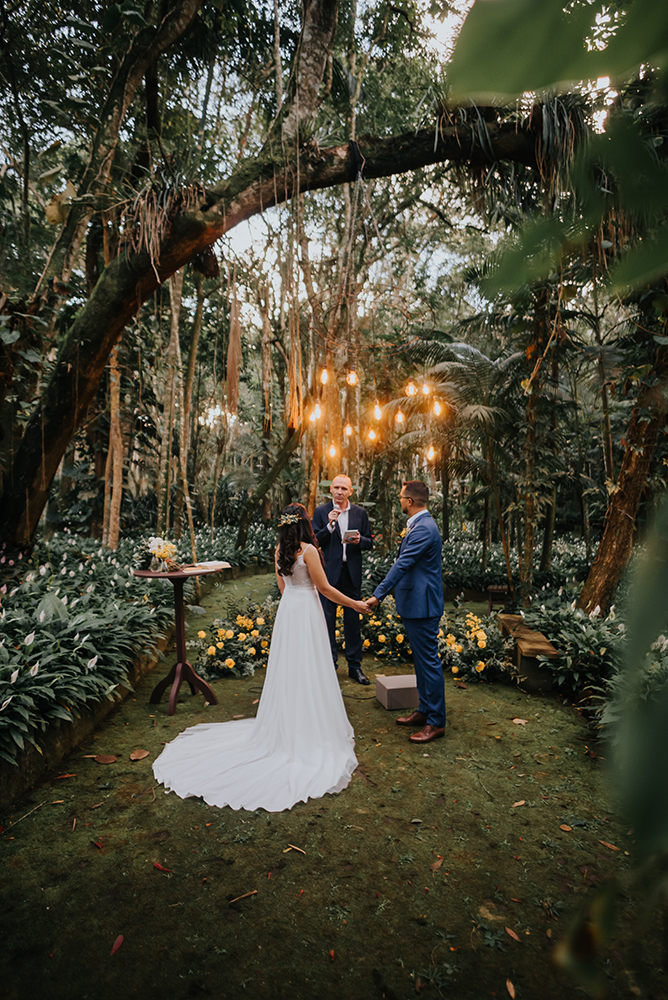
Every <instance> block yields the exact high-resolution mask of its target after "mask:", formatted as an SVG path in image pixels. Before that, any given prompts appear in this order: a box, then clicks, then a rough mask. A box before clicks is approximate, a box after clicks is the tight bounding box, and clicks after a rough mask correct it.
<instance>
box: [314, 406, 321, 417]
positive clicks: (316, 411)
mask: <svg viewBox="0 0 668 1000" xmlns="http://www.w3.org/2000/svg"><path fill="white" fill-rule="evenodd" d="M313 413H314V414H315V419H316V420H319V419H320V417H321V416H322V410H321V409H320V404H319V403H316V404H315V410H314V411H313Z"/></svg>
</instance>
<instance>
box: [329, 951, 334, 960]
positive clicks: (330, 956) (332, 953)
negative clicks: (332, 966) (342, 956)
mask: <svg viewBox="0 0 668 1000" xmlns="http://www.w3.org/2000/svg"><path fill="white" fill-rule="evenodd" d="M329 960H330V962H333V961H334V949H333V948H330V951H329Z"/></svg>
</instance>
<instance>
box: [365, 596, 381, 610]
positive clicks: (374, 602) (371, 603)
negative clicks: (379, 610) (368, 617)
mask: <svg viewBox="0 0 668 1000" xmlns="http://www.w3.org/2000/svg"><path fill="white" fill-rule="evenodd" d="M379 604H380V601H379V600H378V598H377V597H367V599H366V606H367V610H368V611H371V609H372V608H376V607H378V605H379Z"/></svg>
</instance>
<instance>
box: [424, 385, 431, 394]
mask: <svg viewBox="0 0 668 1000" xmlns="http://www.w3.org/2000/svg"><path fill="white" fill-rule="evenodd" d="M422 391H423V393H424V394H425V396H428V395H429V393H430V392H431V389H430V388H429V386H428V385H427V383H426V382H425V383H424V385H423V386H422Z"/></svg>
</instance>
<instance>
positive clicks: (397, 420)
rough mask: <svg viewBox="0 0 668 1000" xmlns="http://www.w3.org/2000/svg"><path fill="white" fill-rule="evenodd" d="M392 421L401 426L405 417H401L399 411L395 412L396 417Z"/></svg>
mask: <svg viewBox="0 0 668 1000" xmlns="http://www.w3.org/2000/svg"><path fill="white" fill-rule="evenodd" d="M394 419H395V420H396V422H397V423H398V424H403V422H404V420H405V419H406V418H405V416H404V415H403V413H402V412H401V410H397V415H396V417H395V418H394Z"/></svg>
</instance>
